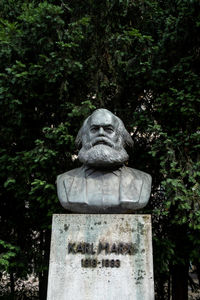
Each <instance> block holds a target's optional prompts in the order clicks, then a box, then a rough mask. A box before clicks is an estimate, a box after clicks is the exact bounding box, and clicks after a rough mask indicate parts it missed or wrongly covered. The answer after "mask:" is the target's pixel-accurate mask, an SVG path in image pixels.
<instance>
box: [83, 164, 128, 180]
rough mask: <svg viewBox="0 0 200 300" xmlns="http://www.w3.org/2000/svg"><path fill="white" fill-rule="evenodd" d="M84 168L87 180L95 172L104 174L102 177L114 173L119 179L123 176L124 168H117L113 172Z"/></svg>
mask: <svg viewBox="0 0 200 300" xmlns="http://www.w3.org/2000/svg"><path fill="white" fill-rule="evenodd" d="M82 168H83V170H84V172H85V178H87V177H89V176H90V175H92V174H93V173H95V172H98V173H102V175H103V174H106V173H113V174H114V175H116V176H117V177H119V176H120V174H121V170H122V168H123V166H122V167H119V168H118V169H116V168H115V169H113V170H99V169H94V168H92V167H89V166H82Z"/></svg>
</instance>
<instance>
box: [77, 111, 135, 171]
mask: <svg viewBox="0 0 200 300" xmlns="http://www.w3.org/2000/svg"><path fill="white" fill-rule="evenodd" d="M75 142H76V145H77V147H78V148H79V149H80V151H79V154H78V158H79V160H80V161H81V162H82V163H83V164H85V165H89V166H93V167H109V166H117V165H122V164H123V163H125V162H126V161H127V160H128V154H127V152H126V150H125V148H126V147H127V146H129V147H131V146H132V145H133V141H132V138H131V136H130V134H129V133H128V132H127V130H126V129H125V127H124V124H123V122H122V121H121V120H120V119H119V118H118V117H117V116H115V115H114V114H113V113H111V112H110V111H109V110H107V109H97V110H95V111H94V112H93V113H92V114H91V115H90V116H89V117H88V118H87V119H86V120H85V121H84V123H83V126H82V127H81V129H80V130H79V133H78V135H77V138H76V141H75Z"/></svg>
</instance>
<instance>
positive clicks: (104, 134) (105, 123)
mask: <svg viewBox="0 0 200 300" xmlns="http://www.w3.org/2000/svg"><path fill="white" fill-rule="evenodd" d="M88 123H89V124H88V133H87V140H88V142H89V143H91V145H92V146H96V145H101V144H102V145H107V146H110V147H112V148H114V147H116V144H117V142H118V140H119V133H118V132H117V125H118V122H117V119H115V118H114V116H113V115H111V114H110V113H109V112H103V111H97V112H96V113H94V114H93V115H92V116H91V118H90V120H89V122H88Z"/></svg>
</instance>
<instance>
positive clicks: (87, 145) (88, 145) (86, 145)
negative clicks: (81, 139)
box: [83, 137, 116, 150]
mask: <svg viewBox="0 0 200 300" xmlns="http://www.w3.org/2000/svg"><path fill="white" fill-rule="evenodd" d="M101 143H102V144H104V145H107V146H109V147H111V148H115V147H116V145H115V144H114V143H113V142H112V141H110V140H108V139H107V138H105V137H97V138H95V139H94V140H93V141H91V142H89V143H83V148H85V149H86V150H89V149H90V148H92V147H94V146H95V145H97V144H101Z"/></svg>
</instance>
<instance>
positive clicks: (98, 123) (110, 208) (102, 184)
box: [57, 109, 151, 213]
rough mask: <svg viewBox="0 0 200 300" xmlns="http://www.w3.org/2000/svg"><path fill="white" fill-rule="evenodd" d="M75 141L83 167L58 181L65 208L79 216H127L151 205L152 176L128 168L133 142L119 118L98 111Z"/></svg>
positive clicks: (59, 196)
mask: <svg viewBox="0 0 200 300" xmlns="http://www.w3.org/2000/svg"><path fill="white" fill-rule="evenodd" d="M75 142H76V145H77V147H78V148H79V149H80V151H79V153H78V158H79V160H80V162H82V163H83V165H82V167H80V168H77V169H73V170H71V171H68V172H66V173H64V174H61V175H59V176H58V178H57V190H58V198H59V200H60V202H61V204H62V206H63V207H64V208H66V209H68V210H70V211H73V212H79V213H126V212H128V211H134V210H137V209H140V208H143V207H144V206H145V205H146V204H147V202H148V200H149V197H150V192H151V176H150V175H149V174H147V173H145V172H142V171H139V170H136V169H132V168H128V167H126V166H125V162H127V161H128V154H127V152H126V150H125V148H126V147H127V146H129V147H130V146H132V145H133V141H132V138H131V136H130V134H129V133H128V132H127V130H126V129H125V127H124V124H123V122H122V121H121V120H120V119H119V118H118V117H117V116H115V115H114V114H112V113H111V112H110V111H108V110H107V109H97V110H95V111H94V112H93V113H92V114H91V115H90V116H89V117H88V118H87V119H86V120H85V121H84V123H83V126H82V127H81V129H80V130H79V132H78V135H77V138H76V141H75Z"/></svg>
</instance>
